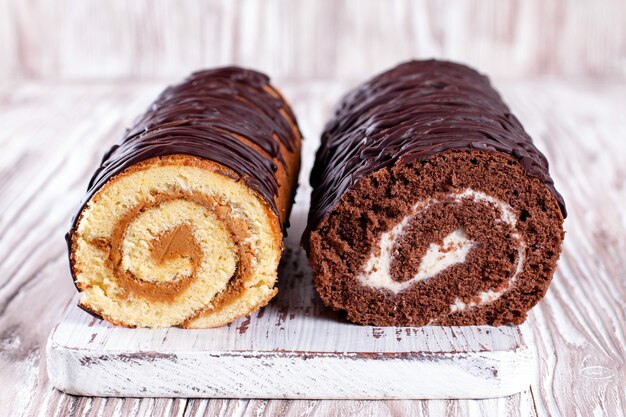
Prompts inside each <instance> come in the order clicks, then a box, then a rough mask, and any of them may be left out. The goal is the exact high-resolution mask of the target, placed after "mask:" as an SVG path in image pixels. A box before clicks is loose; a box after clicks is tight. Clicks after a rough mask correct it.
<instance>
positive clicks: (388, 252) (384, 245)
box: [357, 188, 526, 313]
mask: <svg viewBox="0 0 626 417" xmlns="http://www.w3.org/2000/svg"><path fill="white" fill-rule="evenodd" d="M445 198H446V199H452V200H453V201H454V203H455V204H463V203H464V202H466V201H471V202H474V203H479V204H484V205H488V206H489V207H491V208H492V210H494V211H495V212H496V213H498V216H497V217H496V219H495V221H496V222H499V223H502V224H505V225H506V226H507V227H509V228H510V230H511V233H510V238H511V239H512V240H513V241H514V243H515V248H516V251H517V260H516V267H515V271H514V272H513V274H512V275H511V276H509V277H508V279H507V285H506V286H505V287H500V288H498V289H489V290H488V291H480V292H478V293H477V294H476V295H475V297H472V299H471V300H467V299H466V300H463V299H461V298H457V299H456V300H455V301H454V302H453V303H452V304H451V305H450V312H451V313H453V312H458V311H463V310H465V309H467V308H471V307H475V306H480V305H484V304H487V303H491V302H493V301H495V300H497V299H498V298H500V297H501V296H502V295H503V294H504V293H505V292H506V291H508V290H509V288H510V287H511V286H512V285H513V284H514V283H515V281H516V280H517V278H518V276H519V274H520V273H521V272H522V270H523V268H524V260H525V248H526V245H525V242H524V240H523V238H522V236H521V235H520V233H519V232H518V231H517V229H516V225H517V216H516V215H515V211H514V209H513V208H512V207H511V206H510V205H509V204H507V203H505V202H503V201H501V200H499V199H496V198H494V197H492V196H490V195H488V194H485V193H483V192H481V191H476V190H473V189H471V188H466V189H464V190H462V191H459V192H455V193H449V194H447V195H446V196H445ZM441 202H442V200H440V199H437V198H429V199H426V200H423V201H419V202H418V203H416V204H415V205H414V206H413V209H412V213H411V214H410V215H408V216H405V217H404V218H403V219H402V220H401V221H400V222H399V223H398V224H396V225H395V226H394V227H393V228H392V229H391V230H389V231H387V232H384V233H383V234H382V235H381V237H380V239H379V240H378V242H377V244H376V245H375V247H374V250H373V251H372V252H371V253H370V255H369V258H368V259H367V261H366V263H365V266H364V268H363V271H362V272H361V273H360V274H359V275H358V277H357V279H358V280H359V282H360V283H361V284H362V285H364V286H367V287H370V288H375V289H382V290H387V291H390V292H392V293H394V294H398V293H401V292H402V291H405V290H407V289H408V288H411V287H412V286H414V285H415V284H416V283H418V282H420V281H425V280H428V279H436V276H437V275H438V274H439V273H441V272H442V271H445V270H446V269H448V268H450V267H452V266H454V265H458V264H463V263H464V262H465V260H466V258H467V257H468V255H469V254H470V253H471V251H472V249H473V248H474V247H475V246H476V242H474V241H472V240H471V239H469V238H468V236H467V234H466V231H465V228H464V227H459V228H457V229H456V230H454V231H453V232H451V233H449V234H448V235H447V236H445V237H444V238H443V241H442V243H441V244H439V243H430V245H429V246H428V248H427V250H426V253H425V254H424V255H423V257H422V259H421V261H420V264H419V267H418V270H417V272H416V273H415V274H413V276H412V277H411V278H410V279H408V280H405V281H397V280H394V279H393V277H392V273H391V265H392V261H393V259H394V257H395V255H397V252H396V247H397V245H396V244H397V242H398V241H399V239H401V238H402V236H403V235H404V233H405V232H406V229H407V227H408V226H409V224H410V223H411V220H413V219H414V218H415V217H417V216H419V215H420V214H422V213H424V212H425V211H426V210H429V209H430V208H431V207H432V206H433V205H435V204H437V203H441Z"/></svg>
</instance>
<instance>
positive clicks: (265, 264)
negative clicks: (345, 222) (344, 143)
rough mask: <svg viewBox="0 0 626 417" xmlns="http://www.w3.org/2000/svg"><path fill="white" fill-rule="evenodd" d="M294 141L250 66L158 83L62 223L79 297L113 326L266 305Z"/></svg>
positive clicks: (273, 94) (276, 100)
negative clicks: (164, 85)
mask: <svg viewBox="0 0 626 417" xmlns="http://www.w3.org/2000/svg"><path fill="white" fill-rule="evenodd" d="M300 142H301V135H300V132H299V130H298V127H297V124H296V119H295V117H294V115H293V113H292V111H291V109H290V108H289V106H288V105H287V103H286V102H285V100H284V99H283V98H282V96H281V95H280V94H279V93H278V91H277V90H276V89H275V88H274V87H272V86H271V85H270V84H269V79H268V78H267V77H266V76H265V75H263V74H260V73H258V72H254V71H250V70H244V69H240V68H222V69H216V70H207V71H201V72H197V73H194V74H192V75H191V76H190V77H188V78H187V79H186V80H185V81H183V82H182V83H181V84H178V85H176V86H173V87H169V88H168V89H166V90H165V91H164V92H163V93H162V94H161V95H160V96H159V97H158V99H157V100H156V101H155V102H154V103H153V104H152V105H151V106H150V108H149V109H148V110H147V111H146V113H145V114H144V115H143V116H142V117H141V118H140V119H138V121H137V122H136V123H135V125H134V126H133V127H132V128H131V129H129V130H128V131H127V132H126V134H125V136H124V138H123V140H122V141H121V142H120V144H119V145H116V146H114V147H113V148H112V149H111V150H110V151H109V152H108V153H107V154H106V155H105V157H104V159H103V161H102V165H101V166H100V167H99V168H98V169H97V171H96V173H95V174H94V176H93V178H92V179H91V182H90V184H89V189H88V192H87V196H86V198H85V199H84V200H83V203H82V207H81V209H80V211H79V213H78V214H77V216H76V217H75V219H74V221H73V226H72V228H71V231H70V232H69V233H68V244H69V252H70V265H71V271H72V275H73V277H74V282H75V284H76V287H77V288H78V290H79V291H80V301H79V304H80V306H81V307H82V308H84V309H85V310H87V311H89V312H92V313H94V314H96V315H98V316H101V317H103V318H104V319H106V320H108V321H110V322H111V323H114V324H118V325H123V326H131V327H134V326H138V327H166V326H182V327H189V328H204V327H215V326H221V325H223V324H226V323H229V322H230V321H232V320H233V319H235V318H237V317H240V316H243V315H246V314H249V313H250V312H252V311H254V310H256V309H258V308H260V307H261V306H263V305H265V304H267V302H268V301H269V300H270V299H271V298H272V297H273V296H274V295H275V294H276V292H277V290H276V288H275V284H276V276H277V267H278V262H279V259H280V256H281V252H282V239H283V233H284V230H285V226H286V222H287V219H288V216H289V210H290V208H291V205H292V201H293V197H294V192H295V188H296V181H297V176H298V171H299V169H300Z"/></svg>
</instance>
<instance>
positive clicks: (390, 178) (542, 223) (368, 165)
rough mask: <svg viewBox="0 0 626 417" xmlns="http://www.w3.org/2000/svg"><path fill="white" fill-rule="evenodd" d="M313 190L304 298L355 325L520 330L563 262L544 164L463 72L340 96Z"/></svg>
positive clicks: (408, 73) (421, 65) (477, 80)
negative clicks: (311, 290) (309, 277)
mask: <svg viewBox="0 0 626 417" xmlns="http://www.w3.org/2000/svg"><path fill="white" fill-rule="evenodd" d="M311 184H312V186H313V194H312V197H311V210H310V214H309V222H308V227H307V231H306V232H305V234H304V236H303V244H304V246H305V248H307V250H308V256H309V260H310V263H311V266H312V269H313V274H314V281H315V286H316V288H317V291H318V292H319V294H320V296H321V298H322V300H323V301H324V303H325V304H327V305H329V306H331V307H332V308H334V309H337V310H344V311H346V312H347V316H348V319H349V320H351V321H354V322H357V323H362V324H370V325H378V326H387V325H394V326H422V325H427V324H437V325H474V324H492V325H501V324H505V323H521V322H523V321H524V320H525V318H526V314H527V312H528V310H529V309H530V308H531V307H532V306H534V305H535V304H536V303H537V302H538V301H539V300H540V299H541V298H542V297H543V296H544V294H545V293H546V290H547V288H548V285H549V283H550V280H551V279H552V275H553V273H554V270H555V268H556V263H557V260H558V258H559V254H560V252H561V243H562V241H563V236H564V233H563V218H564V217H565V215H566V212H565V206H564V203H563V199H562V198H561V196H560V195H559V194H558V192H557V191H556V190H555V188H554V184H553V182H552V180H551V178H550V176H549V173H548V162H547V161H546V158H545V157H544V156H543V155H542V154H541V152H539V150H537V148H536V147H535V146H534V145H533V142H532V140H531V139H530V137H529V136H528V135H527V134H526V132H525V131H524V129H523V128H522V126H521V124H520V122H519V121H518V120H517V119H516V118H515V116H513V115H512V114H511V113H510V111H509V109H508V107H507V106H506V105H505V104H504V103H503V101H502V99H501V98H500V96H499V95H498V93H497V92H496V91H495V90H494V89H493V88H492V87H491V85H490V83H489V80H488V79H487V78H486V77H484V76H482V75H480V74H479V73H478V72H476V71H474V70H472V69H470V68H468V67H466V66H463V65H459V64H454V63H450V62H441V61H413V62H408V63H405V64H402V65H400V66H398V67H396V68H394V69H392V70H390V71H387V72H385V73H383V74H381V75H379V76H377V77H375V78H373V79H372V80H370V81H368V82H366V83H365V84H363V85H361V86H359V87H358V88H357V89H355V90H354V91H352V92H351V93H349V94H348V95H347V96H346V97H345V98H344V99H343V101H342V102H341V104H340V106H339V107H338V109H337V110H336V113H335V115H334V117H333V118H332V120H331V121H330V122H329V123H328V124H327V126H326V129H325V132H324V133H323V136H322V145H321V147H320V149H319V150H318V152H317V157H316V161H315V165H314V168H313V172H312V174H311Z"/></svg>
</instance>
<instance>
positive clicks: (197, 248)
mask: <svg viewBox="0 0 626 417" xmlns="http://www.w3.org/2000/svg"><path fill="white" fill-rule="evenodd" d="M177 200H183V201H186V202H192V203H195V204H197V205H198V206H200V207H202V208H203V209H204V210H205V211H209V212H211V213H212V214H213V215H214V216H215V217H217V219H218V220H219V221H220V222H221V223H222V225H223V227H224V228H225V229H226V230H227V231H228V233H229V235H230V237H231V239H232V241H233V242H234V244H235V247H236V251H237V253H236V255H237V266H236V269H235V273H234V274H233V275H232V276H231V277H230V279H229V281H228V283H227V285H226V287H225V289H224V290H222V291H220V292H219V293H218V294H216V295H215V297H213V299H212V300H211V304H210V305H209V306H207V307H206V308H204V309H201V311H199V312H197V313H196V314H194V315H193V317H195V316H197V315H198V314H200V313H201V312H205V311H206V310H207V309H210V310H211V311H214V310H217V309H219V307H220V306H221V305H224V304H226V303H228V302H230V301H232V300H233V299H235V298H237V297H238V296H239V294H240V293H241V292H242V291H243V290H244V285H243V283H244V282H245V281H246V278H247V277H248V275H249V273H250V270H251V262H252V261H253V258H254V254H253V250H252V247H251V245H250V243H248V242H247V239H248V238H249V237H250V231H249V229H248V226H247V224H246V222H245V221H244V220H243V219H242V218H238V217H236V216H235V214H234V213H233V209H232V208H231V207H230V206H229V205H228V203H226V202H225V201H223V200H221V199H220V198H218V197H215V196H211V195H205V194H202V193H199V192H193V191H182V190H178V189H171V190H169V191H168V192H167V193H158V194H156V193H155V194H151V195H150V197H149V198H148V199H145V200H143V201H141V202H140V203H138V204H136V205H135V206H134V207H132V208H130V209H128V210H127V211H126V212H125V213H124V215H122V216H121V217H120V218H119V220H118V221H117V222H116V223H115V225H114V227H113V232H112V234H111V236H110V238H109V239H106V238H98V239H95V240H94V241H92V242H91V243H92V244H94V245H96V246H98V247H100V248H101V249H104V250H108V258H107V267H108V268H109V269H110V270H111V271H112V274H113V276H114V277H115V278H116V279H117V282H118V286H119V288H120V293H119V294H118V296H119V297H120V298H129V297H131V296H134V297H140V298H144V299H147V300H150V301H159V302H166V303H173V302H176V301H177V299H178V296H179V295H180V294H181V293H182V292H184V291H185V290H186V289H187V288H189V286H190V285H191V283H192V282H194V280H195V279H196V278H197V274H198V270H199V268H200V265H201V263H202V262H203V260H205V257H209V258H208V259H211V258H210V257H211V256H213V255H215V254H212V253H205V252H204V249H203V247H202V245H201V243H200V242H199V241H198V239H197V238H196V236H195V235H194V229H195V226H194V224H192V223H190V222H189V221H188V220H187V221H183V222H182V223H178V224H176V225H174V226H173V227H172V228H170V229H168V230H165V231H162V232H160V233H157V234H156V237H154V238H153V239H152V240H151V241H149V242H141V241H139V242H128V241H127V240H128V230H129V227H130V226H131V225H132V224H133V222H135V221H136V220H137V218H138V217H139V216H140V215H141V214H142V213H146V212H147V211H149V210H153V209H160V208H162V207H163V206H164V205H166V203H169V202H174V201H177ZM128 245H130V246H131V247H140V249H139V250H140V251H142V253H144V254H145V257H146V258H147V259H149V260H150V262H151V265H149V267H148V268H147V270H148V271H150V273H149V274H145V273H144V274H140V273H137V272H134V271H131V270H130V269H129V268H128V266H127V265H125V264H124V253H125V246H128ZM144 259H145V258H144ZM170 264H171V265H170ZM168 265H170V266H172V265H173V266H172V267H171V268H170V269H173V270H175V271H176V272H175V273H174V275H172V274H170V275H168V276H166V277H163V276H160V277H159V276H157V275H158V274H156V272H155V271H157V270H158V269H159V268H160V267H165V266H168ZM152 272H155V275H152ZM193 317H190V319H191V318H193Z"/></svg>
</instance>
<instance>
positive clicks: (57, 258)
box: [0, 80, 626, 417]
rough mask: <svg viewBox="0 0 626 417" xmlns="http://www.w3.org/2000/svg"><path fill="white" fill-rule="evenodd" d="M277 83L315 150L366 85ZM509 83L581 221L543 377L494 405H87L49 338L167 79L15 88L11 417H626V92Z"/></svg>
mask: <svg viewBox="0 0 626 417" xmlns="http://www.w3.org/2000/svg"><path fill="white" fill-rule="evenodd" d="M276 84H277V85H278V86H279V87H282V89H283V91H284V93H285V95H286V96H287V97H288V98H289V99H290V100H291V101H292V103H293V105H294V108H295V111H296V114H297V115H298V118H299V121H300V125H301V128H302V131H303V133H304V135H305V137H306V145H305V151H304V152H305V153H308V154H310V153H311V152H313V150H314V149H315V148H316V146H317V143H318V136H319V132H320V131H321V129H322V126H323V124H324V121H325V119H326V118H327V117H328V115H329V112H330V110H331V108H332V106H333V105H334V103H335V102H336V100H337V99H338V98H339V96H340V95H341V94H342V92H343V91H345V89H346V88H347V87H349V86H350V85H349V84H329V83H325V82H314V83H296V82H289V81H283V82H281V80H276ZM496 84H497V86H498V87H499V88H500V90H501V92H502V93H503V95H504V97H505V100H506V101H507V102H508V103H509V104H510V105H511V107H512V108H513V111H514V112H515V113H516V114H517V115H518V117H519V118H520V119H521V121H522V123H523V124H524V126H525V127H526V129H527V130H528V131H529V133H530V134H531V136H533V137H534V139H535V141H536V142H537V144H538V145H539V147H540V149H542V150H543V151H544V152H545V153H546V154H547V156H548V158H549V160H550V162H551V171H552V174H553V176H554V177H555V181H556V184H557V187H558V188H559V190H560V191H561V192H562V194H563V195H564V197H565V200H566V202H567V204H568V211H569V217H568V219H567V220H566V223H565V227H566V230H567V235H566V239H565V247H564V252H563V255H562V256H561V260H560V263H559V268H558V271H557V273H556V276H555V279H554V281H553V284H552V286H551V288H550V290H549V292H548V295H547V296H546V298H545V299H544V300H543V301H542V302H541V303H540V304H539V306H537V307H536V308H535V309H534V310H533V312H532V313H531V315H530V318H529V320H528V324H529V327H530V328H532V330H533V332H534V337H535V341H536V344H537V351H538V360H539V363H538V369H539V374H538V375H537V379H536V381H535V382H534V383H533V384H532V386H531V387H529V389H528V390H527V391H525V392H523V393H521V394H519V395H515V396H512V397H508V398H502V399H493V400H464V401H303V400H299V401H289V400H271V401H268V400H251V401H248V400H228V399H224V400H194V399H173V400H172V399H132V398H129V399H106V398H81V397H73V396H69V395H65V394H62V393H60V392H58V391H56V390H55V389H54V388H53V387H52V386H51V385H50V384H49V383H48V380H47V376H46V364H45V348H44V347H45V341H46V338H47V337H48V335H49V333H50V331H51V329H52V327H53V326H54V325H55V324H56V322H57V321H58V319H59V317H60V314H61V311H62V310H63V308H64V307H65V305H66V304H67V303H68V302H69V300H70V299H71V297H72V295H73V294H74V291H75V290H74V288H73V285H72V283H71V279H70V276H69V271H68V264H67V259H66V246H65V242H64V239H63V235H64V234H65V232H66V230H67V228H68V226H69V221H70V217H71V215H72V214H73V212H74V210H75V209H76V207H77V204H78V201H79V200H80V198H81V197H82V194H83V192H84V190H85V188H86V184H87V180H88V178H89V176H90V175H91V172H92V171H93V169H94V168H95V167H96V165H97V163H98V162H99V160H100V158H101V157H102V154H103V152H104V151H105V149H106V148H107V147H108V146H109V145H111V144H113V143H114V142H115V141H116V140H117V139H118V138H119V137H120V135H121V133H122V131H123V129H124V128H125V127H126V126H128V125H129V123H130V122H131V121H132V119H133V118H134V117H135V116H136V115H138V114H139V113H140V112H142V111H143V110H144V109H145V107H147V105H148V104H149V102H150V101H151V100H152V99H153V98H154V96H155V95H156V94H157V93H158V91H159V90H160V89H161V88H162V87H163V86H164V83H162V82H161V83H149V84H142V83H109V84H52V83H35V82H21V83H4V84H2V83H0V127H1V129H0V415H6V416H67V415H73V416H74V415H75V416H92V415H93V416H96V415H97V416H149V415H157V416H203V415H204V416H213V415H220V416H248V415H255V416H313V415H314V416H325V415H349V416H368V415H372V416H377V415H394V416H401V415H412V416H492V415H493V416H503V415H507V416H518V415H521V416H534V415H542V416H543V415H552V416H585V417H586V416H611V417H614V416H616V417H619V416H623V415H624V412H625V410H626V365H625V363H624V362H625V360H626V336H625V333H626V283H625V282H626V237H625V236H624V234H625V233H626V214H625V213H626V84H610V83H584V82H571V83H567V82H563V81H557V80H530V81H524V82H515V83H510V82H509V83H496ZM307 177H308V172H302V173H301V183H302V184H303V187H302V188H301V190H300V192H301V193H308V192H309V188H308V185H307V184H306V178H307ZM297 234H299V233H298V231H294V232H293V233H292V234H291V235H290V237H289V239H293V240H294V241H295V240H297V239H298V237H299V236H296V235H297Z"/></svg>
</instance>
